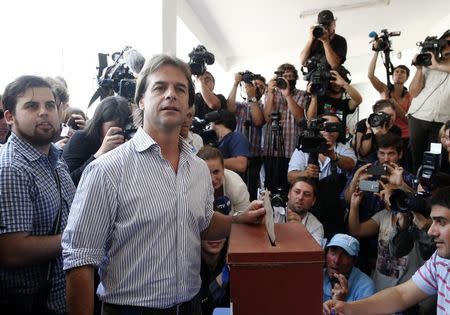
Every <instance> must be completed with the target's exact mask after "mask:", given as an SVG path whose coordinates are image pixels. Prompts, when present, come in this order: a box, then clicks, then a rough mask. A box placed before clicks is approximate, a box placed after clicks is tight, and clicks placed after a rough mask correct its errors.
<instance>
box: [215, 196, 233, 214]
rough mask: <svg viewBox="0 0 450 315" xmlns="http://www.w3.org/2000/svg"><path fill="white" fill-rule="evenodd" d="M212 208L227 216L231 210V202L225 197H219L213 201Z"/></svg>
mask: <svg viewBox="0 0 450 315" xmlns="http://www.w3.org/2000/svg"><path fill="white" fill-rule="evenodd" d="M214 208H215V209H217V211H219V212H220V213H222V214H225V215H227V214H229V213H230V210H231V201H230V198H228V197H227V196H220V197H217V198H216V199H214Z"/></svg>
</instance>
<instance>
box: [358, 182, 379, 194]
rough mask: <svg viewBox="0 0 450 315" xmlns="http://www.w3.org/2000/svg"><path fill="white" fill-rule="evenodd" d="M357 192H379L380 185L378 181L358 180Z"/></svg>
mask: <svg viewBox="0 0 450 315" xmlns="http://www.w3.org/2000/svg"><path fill="white" fill-rule="evenodd" d="M359 190H361V191H370V192H379V191H380V183H379V182H378V181H373V180H360V181H359Z"/></svg>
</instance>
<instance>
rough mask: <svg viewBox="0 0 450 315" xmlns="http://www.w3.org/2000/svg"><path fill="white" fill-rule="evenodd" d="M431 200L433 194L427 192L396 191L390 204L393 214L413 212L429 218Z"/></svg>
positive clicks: (390, 199)
mask: <svg viewBox="0 0 450 315" xmlns="http://www.w3.org/2000/svg"><path fill="white" fill-rule="evenodd" d="M430 199H431V194H430V193H429V192H427V191H425V192H422V193H411V192H406V191H403V190H401V189H395V190H394V191H393V192H392V195H391V197H390V198H389V202H390V203H391V210H392V211H393V212H400V213H407V212H410V211H413V212H417V213H420V214H422V215H424V216H426V217H429V215H430V210H431V207H430Z"/></svg>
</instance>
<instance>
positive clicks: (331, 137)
mask: <svg viewBox="0 0 450 315" xmlns="http://www.w3.org/2000/svg"><path fill="white" fill-rule="evenodd" d="M323 118H324V119H325V120H326V121H328V122H333V123H335V122H339V119H338V118H337V117H335V116H323ZM320 133H321V134H322V136H323V137H324V138H325V139H326V140H327V142H328V143H329V144H332V145H335V144H336V141H337V139H338V138H339V132H328V131H321V132H320Z"/></svg>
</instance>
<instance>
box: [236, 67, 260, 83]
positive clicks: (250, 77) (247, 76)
mask: <svg viewBox="0 0 450 315" xmlns="http://www.w3.org/2000/svg"><path fill="white" fill-rule="evenodd" d="M240 74H241V75H242V81H244V82H245V83H248V84H253V81H254V80H258V79H261V75H260V74H254V73H253V72H251V71H249V70H245V71H244V72H240Z"/></svg>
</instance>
